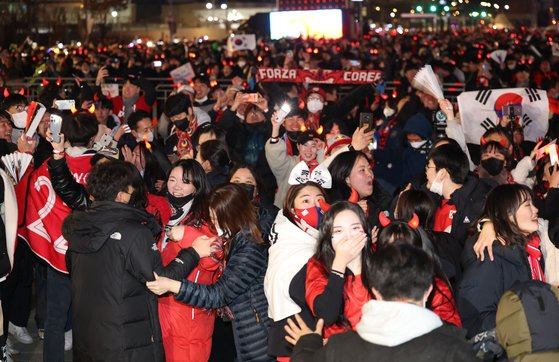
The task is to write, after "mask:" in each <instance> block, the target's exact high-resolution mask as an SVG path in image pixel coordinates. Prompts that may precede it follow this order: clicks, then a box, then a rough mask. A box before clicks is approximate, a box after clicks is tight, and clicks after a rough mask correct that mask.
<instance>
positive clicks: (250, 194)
mask: <svg viewBox="0 0 559 362" xmlns="http://www.w3.org/2000/svg"><path fill="white" fill-rule="evenodd" d="M237 185H239V186H241V187H242V188H243V190H245V191H246V193H247V196H248V198H249V199H250V200H252V199H253V198H254V190H255V189H256V186H254V185H250V184H242V183H239V184H237Z"/></svg>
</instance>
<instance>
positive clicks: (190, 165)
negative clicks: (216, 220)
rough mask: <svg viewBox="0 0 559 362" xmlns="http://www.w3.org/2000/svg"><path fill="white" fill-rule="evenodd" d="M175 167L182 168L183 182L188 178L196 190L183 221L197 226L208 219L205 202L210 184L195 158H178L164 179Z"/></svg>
mask: <svg viewBox="0 0 559 362" xmlns="http://www.w3.org/2000/svg"><path fill="white" fill-rule="evenodd" d="M177 167H180V168H181V169H182V180H183V182H186V181H187V180H188V181H189V182H190V183H191V184H192V185H193V186H194V187H195V188H196V191H194V199H193V200H192V206H191V207H190V211H189V212H188V215H187V216H186V219H185V220H184V223H185V224H186V225H193V226H199V225H201V224H203V223H206V222H207V221H208V220H209V218H208V213H207V210H208V209H207V203H206V202H207V199H208V194H209V193H210V184H209V183H208V180H207V178H206V173H205V172H204V169H203V168H202V166H200V164H199V163H198V162H197V161H196V160H178V161H177V162H175V163H174V164H173V167H171V169H170V170H169V173H168V174H167V178H166V180H168V179H169V175H170V174H171V172H172V171H173V170H174V169H175V168H177ZM166 191H167V190H166Z"/></svg>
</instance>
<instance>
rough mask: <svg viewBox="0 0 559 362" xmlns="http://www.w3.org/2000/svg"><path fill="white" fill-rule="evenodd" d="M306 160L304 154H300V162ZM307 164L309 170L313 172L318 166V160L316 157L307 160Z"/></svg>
mask: <svg viewBox="0 0 559 362" xmlns="http://www.w3.org/2000/svg"><path fill="white" fill-rule="evenodd" d="M301 161H304V160H303V157H302V156H299V162H301ZM305 163H306V164H307V166H308V167H309V172H312V171H313V170H314V168H315V167H316V166H318V161H317V160H316V158H315V159H313V160H311V161H309V162H307V161H305Z"/></svg>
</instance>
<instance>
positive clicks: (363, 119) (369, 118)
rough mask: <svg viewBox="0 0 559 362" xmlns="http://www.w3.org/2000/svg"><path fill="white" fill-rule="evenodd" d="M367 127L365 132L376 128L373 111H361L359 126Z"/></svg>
mask: <svg viewBox="0 0 559 362" xmlns="http://www.w3.org/2000/svg"><path fill="white" fill-rule="evenodd" d="M363 127H367V129H366V130H365V132H367V133H368V132H371V131H372V130H373V129H374V127H375V126H374V121H373V114H372V113H365V112H361V113H360V114H359V128H363Z"/></svg>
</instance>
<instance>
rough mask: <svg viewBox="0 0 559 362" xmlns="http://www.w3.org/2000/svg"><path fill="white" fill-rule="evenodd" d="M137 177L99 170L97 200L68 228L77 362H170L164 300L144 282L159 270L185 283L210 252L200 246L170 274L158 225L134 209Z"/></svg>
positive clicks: (93, 179)
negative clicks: (161, 310)
mask: <svg viewBox="0 0 559 362" xmlns="http://www.w3.org/2000/svg"><path fill="white" fill-rule="evenodd" d="M135 172H136V171H135V170H134V167H133V165H131V164H127V163H125V162H122V161H118V160H112V161H108V162H104V163H102V164H100V165H96V167H94V168H93V170H92V171H91V173H90V174H89V180H88V184H87V189H88V190H87V191H88V193H89V195H90V196H92V197H93V199H94V200H95V201H94V202H93V203H92V204H91V206H90V207H89V208H88V209H87V210H85V211H77V210H76V211H73V212H72V213H71V214H70V215H69V216H68V217H67V218H66V219H65V221H64V224H63V235H64V237H65V238H66V239H67V240H68V252H67V254H66V258H67V263H68V270H69V271H70V275H71V280H72V287H71V292H72V318H73V321H74V329H73V341H74V359H75V360H80V361H81V360H96V361H97V360H111V361H117V360H118V361H135V362H136V361H164V359H165V357H164V352H163V344H162V342H161V329H160V326H159V318H158V312H157V297H156V296H155V295H153V294H151V293H150V292H149V291H148V289H147V288H146V287H145V282H146V281H148V280H153V273H154V271H155V272H156V273H158V274H159V275H166V276H167V277H170V278H174V279H183V278H185V277H186V275H188V273H189V272H190V271H191V270H192V268H193V267H194V266H195V265H196V264H197V263H198V260H199V257H200V256H205V255H206V254H207V255H209V253H210V249H211V247H209V243H208V242H207V241H206V242H205V243H202V242H200V243H196V242H195V245H193V247H192V248H188V249H183V250H181V252H180V253H179V255H178V256H177V258H176V259H175V260H174V261H173V262H172V263H170V264H169V265H168V266H167V267H165V268H163V266H162V264H161V255H160V253H159V250H158V248H157V246H156V244H155V241H154V239H153V235H154V233H155V232H156V230H154V228H158V225H157V224H156V223H155V221H154V219H153V217H151V215H149V214H147V213H146V212H145V211H144V210H141V209H139V208H136V207H134V206H131V204H133V203H134V201H135V198H136V195H135V194H136V193H137V192H138V190H135V189H134V187H133V186H132V185H134V184H135V178H136V177H137V175H136V174H135ZM202 244H203V245H205V247H204V246H201V245H202ZM199 253H200V254H199Z"/></svg>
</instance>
